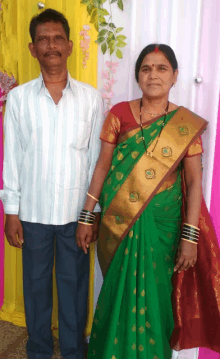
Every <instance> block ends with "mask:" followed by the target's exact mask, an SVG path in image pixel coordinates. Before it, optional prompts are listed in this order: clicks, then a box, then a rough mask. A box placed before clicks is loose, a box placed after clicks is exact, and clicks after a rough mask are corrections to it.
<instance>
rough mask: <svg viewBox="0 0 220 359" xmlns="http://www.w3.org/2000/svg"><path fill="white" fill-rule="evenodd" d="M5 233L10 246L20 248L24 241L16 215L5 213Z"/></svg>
mask: <svg viewBox="0 0 220 359" xmlns="http://www.w3.org/2000/svg"><path fill="white" fill-rule="evenodd" d="M5 235H6V238H7V240H8V243H9V244H10V245H11V246H13V247H16V248H22V244H23V243H24V237H23V228H22V224H21V222H20V220H19V218H18V215H16V214H6V222H5Z"/></svg>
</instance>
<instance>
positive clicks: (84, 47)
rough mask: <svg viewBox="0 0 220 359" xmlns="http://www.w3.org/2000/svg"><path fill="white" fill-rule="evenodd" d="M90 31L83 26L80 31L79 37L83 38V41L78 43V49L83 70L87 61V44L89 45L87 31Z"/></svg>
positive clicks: (87, 26) (87, 27)
mask: <svg viewBox="0 0 220 359" xmlns="http://www.w3.org/2000/svg"><path fill="white" fill-rule="evenodd" d="M90 29H91V27H90V26H89V25H83V30H82V31H80V33H79V34H80V36H82V37H83V39H82V40H81V41H80V47H81V49H82V52H83V55H84V57H83V62H82V64H83V68H84V69H85V68H86V62H87V60H88V59H89V43H90V40H91V38H90V35H89V30H90Z"/></svg>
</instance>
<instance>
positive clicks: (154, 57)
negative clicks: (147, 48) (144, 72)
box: [141, 51, 171, 66]
mask: <svg viewBox="0 0 220 359" xmlns="http://www.w3.org/2000/svg"><path fill="white" fill-rule="evenodd" d="M159 64H160V65H161V64H164V65H167V66H168V65H169V66H171V64H170V62H169V60H168V59H167V58H166V56H165V55H164V54H163V53H162V52H161V51H158V52H150V53H149V54H147V55H146V56H145V57H144V59H143V61H142V64H141V66H143V65H151V66H152V65H159Z"/></svg>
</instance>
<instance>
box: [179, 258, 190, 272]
mask: <svg viewBox="0 0 220 359" xmlns="http://www.w3.org/2000/svg"><path fill="white" fill-rule="evenodd" d="M187 265H188V261H187V260H186V259H183V261H182V263H181V265H179V267H178V273H180V272H182V271H183V270H185V268H186V267H187Z"/></svg>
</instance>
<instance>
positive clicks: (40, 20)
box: [29, 9, 70, 42]
mask: <svg viewBox="0 0 220 359" xmlns="http://www.w3.org/2000/svg"><path fill="white" fill-rule="evenodd" d="M46 22H60V23H61V24H62V26H63V29H64V31H65V33H66V37H67V39H68V41H69V37H70V27H69V24H68V21H67V19H66V18H65V16H64V15H63V14H61V12H59V11H56V10H54V9H47V10H44V11H43V12H42V13H40V14H39V15H36V16H34V17H33V18H32V19H31V22H30V27H29V32H30V35H31V39H32V42H34V41H35V37H36V29H37V26H38V25H40V24H45V23H46Z"/></svg>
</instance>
